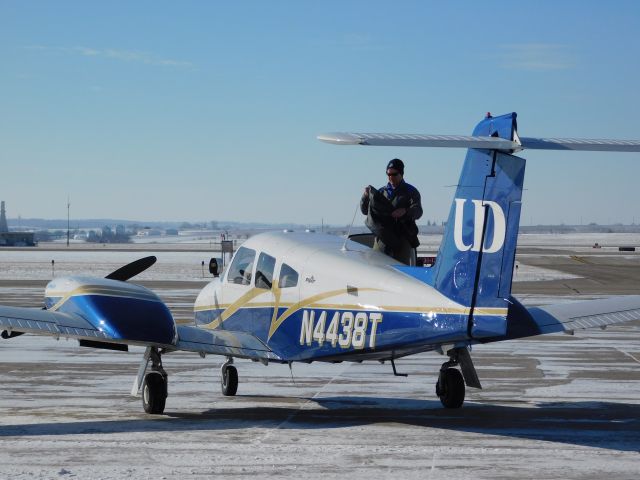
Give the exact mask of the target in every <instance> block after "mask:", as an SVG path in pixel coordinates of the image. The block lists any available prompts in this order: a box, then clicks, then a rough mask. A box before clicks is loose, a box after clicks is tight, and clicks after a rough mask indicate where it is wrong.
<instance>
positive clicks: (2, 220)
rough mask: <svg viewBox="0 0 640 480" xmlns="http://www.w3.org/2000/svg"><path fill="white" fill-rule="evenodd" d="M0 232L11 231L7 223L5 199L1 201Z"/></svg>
mask: <svg viewBox="0 0 640 480" xmlns="http://www.w3.org/2000/svg"><path fill="white" fill-rule="evenodd" d="M0 233H9V225H7V214H6V213H5V211H4V200H3V201H2V202H0Z"/></svg>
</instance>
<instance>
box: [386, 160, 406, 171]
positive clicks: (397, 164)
mask: <svg viewBox="0 0 640 480" xmlns="http://www.w3.org/2000/svg"><path fill="white" fill-rule="evenodd" d="M390 168H393V169H394V170H397V171H398V172H400V174H401V175H404V163H403V162H402V160H400V159H399V158H394V159H393V160H391V161H390V162H389V163H388V164H387V170H389V169H390Z"/></svg>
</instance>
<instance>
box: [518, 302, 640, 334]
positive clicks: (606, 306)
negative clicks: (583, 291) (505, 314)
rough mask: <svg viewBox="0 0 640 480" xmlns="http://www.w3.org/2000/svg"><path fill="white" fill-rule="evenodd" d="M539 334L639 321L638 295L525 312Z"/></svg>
mask: <svg viewBox="0 0 640 480" xmlns="http://www.w3.org/2000/svg"><path fill="white" fill-rule="evenodd" d="M527 310H528V312H529V314H530V315H531V317H532V318H533V320H534V321H535V323H536V325H537V326H538V329H539V330H540V333H539V334H544V333H554V332H572V331H574V330H576V329H586V328H594V327H605V326H607V325H614V324H617V323H625V322H631V321H634V320H640V295H633V296H624V297H611V298H605V299H602V300H586V301H582V302H571V303H562V304H557V305H548V306H544V307H530V308H527Z"/></svg>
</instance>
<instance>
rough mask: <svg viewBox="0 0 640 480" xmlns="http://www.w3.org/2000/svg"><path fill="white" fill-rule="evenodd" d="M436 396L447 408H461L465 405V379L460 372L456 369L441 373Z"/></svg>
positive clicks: (448, 369)
mask: <svg viewBox="0 0 640 480" xmlns="http://www.w3.org/2000/svg"><path fill="white" fill-rule="evenodd" d="M436 394H437V395H438V397H440V401H441V402H442V405H444V407H445V408H460V407H461V406H462V404H463V403H464V378H463V377H462V374H461V373H460V371H459V370H457V369H455V368H447V369H446V370H443V371H441V372H440V378H439V379H438V383H436Z"/></svg>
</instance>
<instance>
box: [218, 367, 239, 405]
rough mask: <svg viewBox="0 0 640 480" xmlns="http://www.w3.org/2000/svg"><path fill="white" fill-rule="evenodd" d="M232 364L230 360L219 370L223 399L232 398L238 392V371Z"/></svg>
mask: <svg viewBox="0 0 640 480" xmlns="http://www.w3.org/2000/svg"><path fill="white" fill-rule="evenodd" d="M232 363H233V358H230V359H228V360H227V361H226V362H225V363H224V364H223V365H222V368H221V369H220V387H221V390H222V394H223V395H224V396H225V397H233V396H234V395H235V394H236V392H237V391H238V370H237V369H236V367H234V366H233V365H232Z"/></svg>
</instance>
